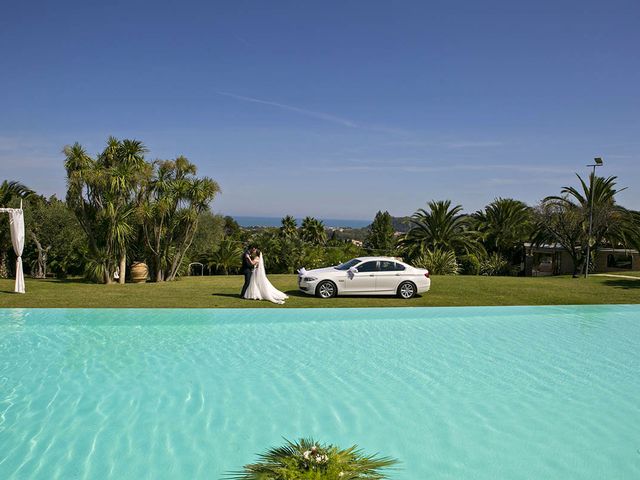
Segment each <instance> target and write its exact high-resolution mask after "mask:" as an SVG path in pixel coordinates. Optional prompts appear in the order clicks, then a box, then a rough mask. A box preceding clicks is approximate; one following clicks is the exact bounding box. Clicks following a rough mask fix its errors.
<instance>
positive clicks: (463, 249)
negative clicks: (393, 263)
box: [400, 200, 483, 258]
mask: <svg viewBox="0 0 640 480" xmlns="http://www.w3.org/2000/svg"><path fill="white" fill-rule="evenodd" d="M427 205H428V207H429V209H428V210H425V209H424V208H421V209H419V210H417V211H416V212H415V213H414V214H413V215H412V217H411V219H410V223H411V228H410V229H409V231H408V232H407V233H406V234H405V236H404V237H403V238H402V239H401V241H400V245H401V247H402V248H403V249H404V251H405V255H406V256H408V257H409V258H416V257H419V256H420V255H422V254H423V253H424V252H425V251H426V250H428V249H429V250H433V249H435V248H437V249H440V250H450V251H454V252H456V253H473V252H478V251H482V250H483V248H482V245H480V243H479V242H478V240H477V237H478V235H477V232H475V231H474V230H473V229H472V228H471V218H470V217H469V215H465V214H463V213H462V206H461V205H456V206H454V207H452V206H451V200H439V201H431V202H429V203H428V204H427Z"/></svg>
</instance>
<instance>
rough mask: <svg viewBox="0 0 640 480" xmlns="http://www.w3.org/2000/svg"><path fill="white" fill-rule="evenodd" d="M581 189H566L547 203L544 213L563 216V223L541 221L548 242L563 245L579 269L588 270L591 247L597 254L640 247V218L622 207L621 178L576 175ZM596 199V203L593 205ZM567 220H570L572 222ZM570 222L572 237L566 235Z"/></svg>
mask: <svg viewBox="0 0 640 480" xmlns="http://www.w3.org/2000/svg"><path fill="white" fill-rule="evenodd" d="M576 176H577V177H578V180H579V182H580V186H579V187H578V188H576V187H572V186H570V187H563V188H562V190H561V195H560V196H550V197H547V198H545V199H544V200H543V202H542V205H541V210H542V211H543V212H544V211H548V210H550V209H551V210H552V211H555V212H557V213H558V212H559V213H562V215H563V220H562V222H561V224H560V222H558V223H557V224H555V223H553V222H549V221H548V218H546V217H544V216H543V217H542V221H539V222H538V226H539V229H540V230H541V232H543V233H545V234H546V235H545V236H544V237H543V238H545V237H546V239H547V240H551V241H557V242H558V243H561V244H562V246H563V249H564V250H565V251H567V253H569V255H571V257H572V258H573V260H574V265H575V267H576V269H578V268H579V267H584V268H588V262H590V261H591V260H592V258H590V259H588V262H587V259H586V250H587V244H589V245H590V247H591V252H592V254H593V255H595V254H596V253H597V252H598V250H599V249H600V248H601V247H602V246H603V245H609V246H611V247H614V248H615V247H624V248H629V247H633V248H640V222H639V221H638V216H637V215H636V214H635V213H634V212H632V211H630V210H628V209H626V208H624V207H622V206H621V205H618V204H617V203H616V199H615V197H616V195H617V194H618V193H619V192H621V191H623V190H625V189H624V188H622V189H618V188H617V187H616V180H617V177H615V176H611V177H607V178H604V177H598V176H595V175H593V174H591V175H590V176H589V181H588V182H587V181H585V180H584V179H583V178H582V177H581V176H580V175H578V174H576ZM592 199H593V203H592ZM591 211H592V212H593V218H592V222H591V224H592V233H591V237H589V213H590V212H591ZM564 217H570V218H572V219H573V222H568V221H567V220H566V219H564ZM567 223H571V224H573V225H574V227H573V229H572V230H571V232H570V233H571V235H563V233H564V231H565V230H566V225H567Z"/></svg>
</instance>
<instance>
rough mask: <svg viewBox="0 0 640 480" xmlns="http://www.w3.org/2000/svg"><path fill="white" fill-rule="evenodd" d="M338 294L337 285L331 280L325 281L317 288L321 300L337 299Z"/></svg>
mask: <svg viewBox="0 0 640 480" xmlns="http://www.w3.org/2000/svg"><path fill="white" fill-rule="evenodd" d="M337 293H338V289H337V288H336V284H335V283H333V282H332V281H330V280H323V281H322V282H320V283H319V284H318V286H317V287H316V295H317V296H318V297H320V298H331V297H335V296H336V294H337Z"/></svg>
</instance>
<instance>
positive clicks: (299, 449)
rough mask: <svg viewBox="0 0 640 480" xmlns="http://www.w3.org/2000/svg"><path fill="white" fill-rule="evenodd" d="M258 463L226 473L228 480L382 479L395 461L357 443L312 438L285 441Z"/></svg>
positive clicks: (262, 456)
mask: <svg viewBox="0 0 640 480" xmlns="http://www.w3.org/2000/svg"><path fill="white" fill-rule="evenodd" d="M258 458H259V461H258V462H257V463H251V464H248V465H245V466H244V468H243V469H242V471H240V472H234V473H231V474H229V475H228V476H227V478H228V479H229V480H384V479H388V478H390V477H388V476H387V475H386V474H385V473H384V472H383V470H386V469H389V468H391V467H393V466H394V465H395V464H397V463H398V461H397V460H395V459H393V458H389V457H378V456H377V455H375V454H374V455H366V454H364V453H363V452H362V451H361V450H360V449H358V447H357V446H355V445H354V446H352V447H350V448H347V449H342V448H339V447H337V446H335V445H331V444H320V443H318V442H316V441H315V440H313V439H311V438H302V439H300V440H298V441H297V442H291V441H289V440H286V439H285V444H284V445H283V446H280V447H274V448H270V449H269V450H267V451H266V452H265V453H263V454H260V455H259V456H258Z"/></svg>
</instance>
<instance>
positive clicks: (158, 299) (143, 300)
mask: <svg viewBox="0 0 640 480" xmlns="http://www.w3.org/2000/svg"><path fill="white" fill-rule="evenodd" d="M269 278H270V279H271V281H272V282H273V284H274V285H275V286H276V287H277V288H279V289H280V290H283V291H285V292H287V293H288V294H289V296H290V299H289V300H288V301H287V303H286V305H285V307H298V308H305V307H409V306H410V307H428V306H473V305H574V304H575V305H577V304H596V303H640V278H638V280H635V279H623V278H620V279H617V278H612V277H597V276H592V277H590V278H589V279H587V280H585V279H582V278H580V279H573V278H570V277H539V278H517V277H475V276H446V277H438V276H434V277H433V278H432V288H431V291H430V292H428V293H427V294H425V295H422V296H420V297H417V298H414V299H411V300H401V299H399V298H395V297H375V296H371V297H338V298H332V299H329V300H321V299H318V298H315V297H310V296H307V295H304V294H302V293H299V292H298V290H297V286H296V277H295V276H294V275H270V276H269ZM241 285H242V278H241V277H240V276H228V277H224V276H215V277H185V278H182V279H180V280H178V281H175V282H170V283H160V284H154V283H147V284H126V285H95V284H91V283H85V282H82V281H79V280H64V281H60V280H32V279H27V280H26V288H27V293H26V294H25V295H19V294H14V293H12V291H13V280H0V308H2V307H5V308H6V307H8V308H14V307H92V308H98V307H121V308H125V307H126V308H159V307H174V308H196V307H200V308H212V307H226V308H246V307H256V308H270V307H276V308H279V307H280V306H279V305H273V304H271V303H268V302H256V301H249V300H241V299H240V298H238V292H239V291H240V287H241Z"/></svg>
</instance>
